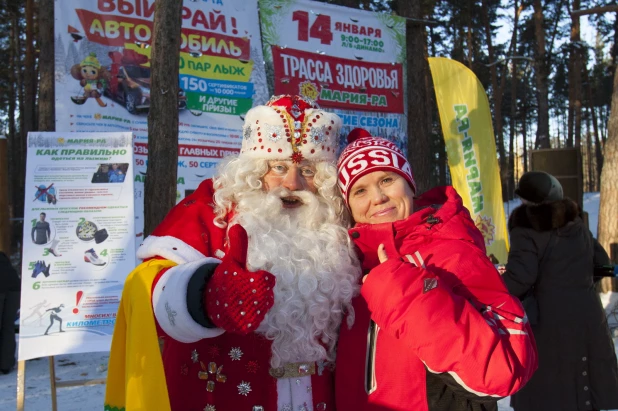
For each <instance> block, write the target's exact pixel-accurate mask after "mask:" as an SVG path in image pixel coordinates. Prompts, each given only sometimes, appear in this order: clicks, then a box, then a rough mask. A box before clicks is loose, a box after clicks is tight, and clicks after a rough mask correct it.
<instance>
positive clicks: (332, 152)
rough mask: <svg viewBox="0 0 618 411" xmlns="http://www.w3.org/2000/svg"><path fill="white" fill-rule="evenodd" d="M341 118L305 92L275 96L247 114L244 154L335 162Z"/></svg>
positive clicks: (246, 155) (276, 158)
mask: <svg viewBox="0 0 618 411" xmlns="http://www.w3.org/2000/svg"><path fill="white" fill-rule="evenodd" d="M340 129H341V119H340V118H339V116H338V115H336V114H334V113H328V112H326V111H324V110H322V109H320V107H319V106H318V105H317V104H316V103H315V102H314V101H312V100H310V99H308V98H306V97H302V96H291V95H282V96H273V97H272V98H271V99H270V100H269V101H268V103H266V105H263V106H256V107H253V108H252V109H251V110H249V111H248V112H247V115H246V116H245V125H244V126H243V140H242V147H241V150H240V155H241V156H245V157H250V158H262V159H267V160H292V161H294V162H295V163H300V162H301V161H303V160H305V159H306V160H310V161H330V162H333V163H334V162H335V160H336V151H337V141H338V138H339V130H340Z"/></svg>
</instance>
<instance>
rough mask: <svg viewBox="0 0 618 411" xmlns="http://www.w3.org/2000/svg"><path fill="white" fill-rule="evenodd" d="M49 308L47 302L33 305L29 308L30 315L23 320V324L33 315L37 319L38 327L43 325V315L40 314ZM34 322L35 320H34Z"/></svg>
mask: <svg viewBox="0 0 618 411" xmlns="http://www.w3.org/2000/svg"><path fill="white" fill-rule="evenodd" d="M47 306H49V303H48V302H47V300H43V301H41V302H40V303H38V304H35V305H33V306H32V307H30V308H29V309H30V310H31V311H30V315H28V316H27V317H26V318H24V320H23V322H24V324H25V323H26V321H27V320H29V319H30V318H32V317H34V316H35V315H36V316H38V317H39V326H42V325H43V315H44V313H42V312H41V310H42V309H43V308H45V307H47ZM35 321H36V319H35Z"/></svg>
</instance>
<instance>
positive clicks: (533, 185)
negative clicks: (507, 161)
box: [515, 171, 563, 204]
mask: <svg viewBox="0 0 618 411" xmlns="http://www.w3.org/2000/svg"><path fill="white" fill-rule="evenodd" d="M515 194H517V195H518V196H519V197H521V198H522V199H524V200H526V201H528V202H530V203H534V204H541V203H549V202H552V201H558V200H562V198H563V194H562V185H560V182H559V181H558V179H556V177H554V176H552V175H551V174H548V173H546V172H544V171H529V172H527V173H524V175H523V176H521V179H520V180H519V184H518V186H517V189H516V190H515Z"/></svg>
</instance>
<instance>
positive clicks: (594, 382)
mask: <svg viewBox="0 0 618 411" xmlns="http://www.w3.org/2000/svg"><path fill="white" fill-rule="evenodd" d="M509 232H510V239H511V250H510V252H509V260H508V263H507V265H506V273H505V274H504V276H503V278H504V280H505V282H506V285H507V287H508V289H509V291H510V292H511V293H512V294H514V295H515V296H517V297H520V298H524V297H525V296H526V295H533V296H534V297H535V298H536V301H537V304H538V315H535V316H534V317H536V318H531V319H530V320H531V324H532V329H533V332H534V336H535V338H536V343H537V347H538V353H539V368H538V371H537V372H536V374H535V375H534V376H533V377H532V379H531V380H530V382H528V384H527V385H526V386H525V387H524V388H523V389H522V390H521V391H519V392H518V393H517V394H515V395H513V396H512V399H511V405H512V406H513V408H515V410H516V411H536V410H538V411H553V410H555V411H575V410H592V409H612V408H618V366H617V363H616V353H615V351H614V344H613V340H612V338H611V335H610V333H609V328H608V326H607V319H606V317H605V312H604V310H603V307H602V305H601V301H600V299H599V295H598V293H597V292H596V291H595V289H594V285H593V279H592V276H593V267H594V265H599V264H608V263H609V258H608V257H607V254H606V253H605V251H604V250H603V249H602V248H601V247H600V245H598V243H596V240H594V238H593V237H592V234H591V233H590V231H589V230H588V229H587V228H586V227H585V225H584V223H583V221H582V220H581V218H580V217H579V212H578V208H577V205H576V204H575V203H574V202H572V201H571V200H568V199H565V200H562V201H557V202H553V203H549V204H542V205H522V206H520V207H518V208H516V209H515V210H514V211H513V214H512V215H511V217H510V219H509ZM533 300H534V298H533ZM529 316H530V317H532V315H531V313H530V312H529Z"/></svg>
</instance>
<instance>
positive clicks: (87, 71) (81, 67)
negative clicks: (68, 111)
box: [71, 53, 109, 107]
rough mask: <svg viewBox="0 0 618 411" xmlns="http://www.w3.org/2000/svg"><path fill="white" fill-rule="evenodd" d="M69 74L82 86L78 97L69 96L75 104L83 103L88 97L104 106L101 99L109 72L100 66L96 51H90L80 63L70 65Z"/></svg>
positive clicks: (104, 103)
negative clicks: (81, 91) (82, 91)
mask: <svg viewBox="0 0 618 411" xmlns="http://www.w3.org/2000/svg"><path fill="white" fill-rule="evenodd" d="M71 75H72V76H73V78H74V79H76V80H79V84H80V85H81V86H82V87H83V88H84V94H83V95H82V96H78V97H71V100H72V101H73V103H75V104H80V105H81V104H84V103H85V102H86V100H87V99H88V98H90V97H92V98H94V99H95V100H96V101H97V103H99V106H101V107H106V106H107V103H106V102H104V101H103V100H102V99H101V96H102V95H103V90H104V89H105V87H107V84H108V81H109V72H108V71H107V70H106V69H105V68H104V67H101V63H99V60H98V59H97V55H96V53H90V54H89V55H88V56H87V57H86V58H85V59H83V60H82V62H81V63H79V64H76V65H74V66H73V67H71Z"/></svg>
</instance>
